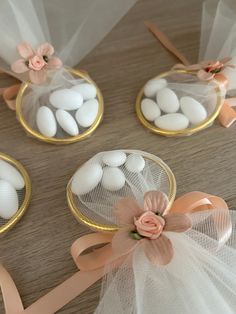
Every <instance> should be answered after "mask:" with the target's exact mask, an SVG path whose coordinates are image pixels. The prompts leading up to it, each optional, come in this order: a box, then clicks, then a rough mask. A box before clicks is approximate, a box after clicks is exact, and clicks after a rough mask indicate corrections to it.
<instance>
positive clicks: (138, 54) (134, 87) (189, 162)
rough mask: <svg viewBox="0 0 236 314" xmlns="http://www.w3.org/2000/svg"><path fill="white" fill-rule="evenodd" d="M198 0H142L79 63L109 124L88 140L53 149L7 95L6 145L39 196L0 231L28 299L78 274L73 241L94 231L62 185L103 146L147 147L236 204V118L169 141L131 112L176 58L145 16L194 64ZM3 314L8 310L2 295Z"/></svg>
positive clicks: (182, 180)
mask: <svg viewBox="0 0 236 314" xmlns="http://www.w3.org/2000/svg"><path fill="white" fill-rule="evenodd" d="M201 3H202V1H199V0H178V1H172V0H140V1H138V2H137V4H136V5H135V6H134V7H133V8H132V9H131V10H130V11H129V13H128V14H127V15H126V16H125V17H124V18H123V19H122V20H121V21H120V22H119V24H118V25H117V26H116V27H115V28H114V29H113V30H112V31H111V32H110V34H109V35H108V36H107V37H106V38H105V39H104V40H103V41H102V42H101V43H100V44H99V46H98V47H96V49H94V51H92V52H91V53H90V54H89V55H88V56H87V57H86V58H85V59H84V60H83V61H82V62H81V64H80V65H79V66H80V67H81V68H83V69H86V70H87V71H88V72H89V73H90V75H91V76H92V77H93V79H94V80H95V81H96V82H97V84H98V85H99V86H100V88H101V90H102V92H103V94H104V98H105V116H104V120H103V123H102V124H101V126H100V127H99V128H98V129H97V131H96V132H95V134H94V135H93V136H92V137H90V138H89V139H87V140H85V141H83V142H80V143H76V144H72V145H70V146H60V147H56V146H53V145H48V144H44V143H41V142H39V141H37V140H35V139H32V138H30V137H27V136H26V134H25V133H24V131H23V129H22V128H21V126H20V125H19V123H18V122H17V121H16V118H15V115H14V112H12V111H10V110H8V109H7V108H6V106H5V105H4V103H3V101H2V100H1V103H0V151H2V152H5V153H7V154H9V155H11V156H13V157H15V158H16V159H18V160H19V161H21V162H22V164H23V165H24V166H25V167H26V168H27V170H28V172H29V174H30V176H31V179H32V183H33V198H32V202H31V204H30V207H29V209H28V211H27V213H26V215H25V216H24V217H23V219H22V220H21V221H20V222H19V223H18V224H17V225H16V226H15V228H14V229H12V230H11V231H10V232H9V233H7V234H5V235H4V236H3V237H1V238H0V252H1V256H0V262H1V263H3V264H4V265H5V267H7V269H8V270H9V272H10V273H11V275H12V276H13V278H14V280H15V282H16V285H17V287H18V289H19V291H20V294H21V296H22V300H23V302H24V305H25V306H28V305H30V304H31V303H32V302H34V301H35V300H37V299H38V298H39V297H40V296H42V295H44V294H46V293H47V292H49V291H50V290H51V289H52V288H53V287H54V286H56V285H58V284H59V283H61V282H62V281H63V280H65V279H66V278H68V277H69V276H71V275H72V274H73V273H75V272H76V267H75V265H74V263H73V261H72V258H71V256H70V254H69V249H70V245H71V244H72V242H73V241H74V240H75V239H76V238H78V237H79V236H81V235H84V234H86V233H88V232H89V230H88V229H87V228H86V227H84V226H82V225H80V224H79V223H77V222H76V220H75V219H74V217H73V216H72V215H71V213H70V211H69V209H68V206H67V202H66V196H65V189H66V184H67V182H68V180H69V179H70V177H71V176H72V174H73V172H74V171H75V169H76V168H77V167H78V166H79V165H81V164H82V163H83V162H85V161H86V160H87V159H89V158H90V157H92V156H93V155H94V154H96V153H97V152H100V151H105V150H111V149H121V148H130V149H141V150H145V151H147V152H150V153H153V154H155V155H157V156H159V157H161V158H162V159H163V160H164V161H165V162H166V163H167V164H168V165H169V166H170V167H171V169H172V170H173V172H174V173H175V176H176V180H177V194H178V195H181V194H182V193H185V192H189V191H193V190H201V191H205V192H207V193H213V194H216V195H219V196H221V197H223V198H224V199H225V200H226V201H227V202H228V204H229V206H230V207H231V208H233V206H234V204H235V203H236V193H235V191H236V167H235V155H236V154H235V148H234V144H235V140H236V139H235V134H236V124H235V125H233V126H232V127H231V128H229V129H224V128H222V127H221V126H220V125H219V124H218V122H215V124H214V125H213V126H212V127H210V128H208V129H206V130H204V131H202V132H200V133H198V134H196V135H193V136H190V137H182V138H165V137H160V136H158V135H154V134H150V133H149V132H148V131H147V130H146V129H144V128H143V127H142V126H141V124H140V123H139V122H138V121H137V118H136V116H135V113H134V101H135V97H136V94H137V92H138V91H139V89H140V88H141V86H142V85H143V84H144V83H145V82H146V81H147V80H148V79H149V78H151V77H153V76H155V75H157V74H158V73H160V72H163V71H166V70H168V69H169V68H170V67H171V66H172V65H173V64H175V63H176V60H175V58H174V57H173V56H171V55H170V54H169V53H167V52H166V50H165V49H164V48H163V47H162V46H161V45H160V44H159V43H158V42H157V41H156V40H155V39H154V38H153V37H152V36H151V35H150V34H149V33H148V32H147V30H146V29H145V28H144V26H143V21H144V20H147V19H148V20H152V21H154V22H157V23H158V24H159V25H160V27H161V28H162V30H163V31H165V32H166V33H167V34H168V35H169V37H170V38H171V39H172V40H173V41H174V43H175V44H176V45H177V47H178V48H179V49H180V50H181V51H183V52H184V53H185V54H186V56H187V57H188V58H189V59H190V60H191V61H192V62H195V61H197V56H198V47H199V32H200V18H201ZM9 83H11V80H10V79H8V78H7V77H2V78H1V81H0V84H1V85H0V86H1V87H3V86H7V85H8V84H9ZM99 290H100V282H98V283H97V284H95V285H94V286H92V287H91V288H89V289H88V290H87V291H86V292H85V293H83V294H82V295H81V296H80V297H78V298H76V299H75V300H73V301H72V302H71V303H69V304H68V305H67V306H66V307H64V308H63V309H62V310H61V311H59V313H63V314H72V313H81V314H91V313H93V310H94V309H95V307H96V304H97V301H98V296H99ZM0 301H1V297H0ZM0 313H4V310H3V306H2V302H0ZM42 314H43V313H42ZM114 314H116V313H114ZM117 314H118V313H117Z"/></svg>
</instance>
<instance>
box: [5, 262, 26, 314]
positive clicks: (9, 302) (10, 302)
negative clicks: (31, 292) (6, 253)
mask: <svg viewBox="0 0 236 314" xmlns="http://www.w3.org/2000/svg"><path fill="white" fill-rule="evenodd" d="M0 287H1V290H2V295H3V302H4V306H5V311H6V314H20V313H22V311H23V310H24V307H23V304H22V301H21V298H20V295H19V292H18V290H17V288H16V285H15V283H14V281H13V279H12V278H11V276H10V275H9V273H8V272H7V271H6V269H5V268H4V267H3V266H2V265H0Z"/></svg>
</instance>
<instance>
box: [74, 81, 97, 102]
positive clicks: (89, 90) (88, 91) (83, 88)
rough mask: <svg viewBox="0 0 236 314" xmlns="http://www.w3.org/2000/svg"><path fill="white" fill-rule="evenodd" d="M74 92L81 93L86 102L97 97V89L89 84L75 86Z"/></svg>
mask: <svg viewBox="0 0 236 314" xmlns="http://www.w3.org/2000/svg"><path fill="white" fill-rule="evenodd" d="M71 89H72V90H74V91H76V92H79V93H80V95H82V97H83V99H84V100H89V99H93V98H95V97H96V95H97V89H96V87H95V86H94V85H92V84H89V83H82V84H78V85H75V86H73V87H72V88H71Z"/></svg>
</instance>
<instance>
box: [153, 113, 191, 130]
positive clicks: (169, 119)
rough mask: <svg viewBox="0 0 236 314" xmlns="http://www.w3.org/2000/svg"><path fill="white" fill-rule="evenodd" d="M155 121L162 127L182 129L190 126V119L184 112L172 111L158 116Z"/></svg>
mask: <svg viewBox="0 0 236 314" xmlns="http://www.w3.org/2000/svg"><path fill="white" fill-rule="evenodd" d="M154 123H155V125H156V126H157V127H158V128H160V129H164V130H169V131H180V130H184V129H186V128H187V127H188V125H189V120H188V118H187V117H185V115H183V114H182V113H170V114H166V115H164V116H160V117H158V118H157V119H156V120H155V122H154Z"/></svg>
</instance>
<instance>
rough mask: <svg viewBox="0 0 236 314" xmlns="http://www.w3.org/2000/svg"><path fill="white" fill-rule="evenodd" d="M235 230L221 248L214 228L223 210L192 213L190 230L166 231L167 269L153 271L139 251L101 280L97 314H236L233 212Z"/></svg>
mask: <svg viewBox="0 0 236 314" xmlns="http://www.w3.org/2000/svg"><path fill="white" fill-rule="evenodd" d="M230 216H231V219H232V225H233V230H232V234H231V237H230V238H229V240H228V241H227V242H226V243H225V244H223V243H221V244H219V238H218V233H217V228H216V226H215V224H214V220H213V219H212V217H214V218H216V219H218V227H219V226H220V224H222V226H223V225H224V218H223V217H224V216H223V215H222V212H221V210H219V209H216V210H214V211H205V212H198V213H195V214H191V215H190V218H191V219H192V223H193V228H192V230H190V231H187V232H185V233H172V232H168V233H166V235H167V236H168V237H169V239H170V240H171V242H172V244H173V247H174V257H173V259H172V261H171V262H170V263H169V264H168V265H166V266H153V265H152V264H151V263H150V261H149V260H148V259H147V258H146V256H145V254H144V252H143V251H142V248H137V249H135V251H134V252H133V253H132V254H130V255H129V256H127V259H126V261H125V262H124V263H123V264H122V265H121V266H120V267H119V268H118V270H116V271H114V270H112V269H111V266H107V267H108V268H109V273H108V275H107V276H106V279H105V280H104V281H103V289H102V294H101V299H100V303H99V305H98V307H97V309H96V311H95V314H110V313H111V309H112V313H119V314H131V313H132V314H143V313H145V314H173V313H176V314H190V313H191V314H199V313H204V314H222V313H224V314H234V313H235V312H236V232H235V230H236V229H235V228H236V212H232V211H231V212H230Z"/></svg>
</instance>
